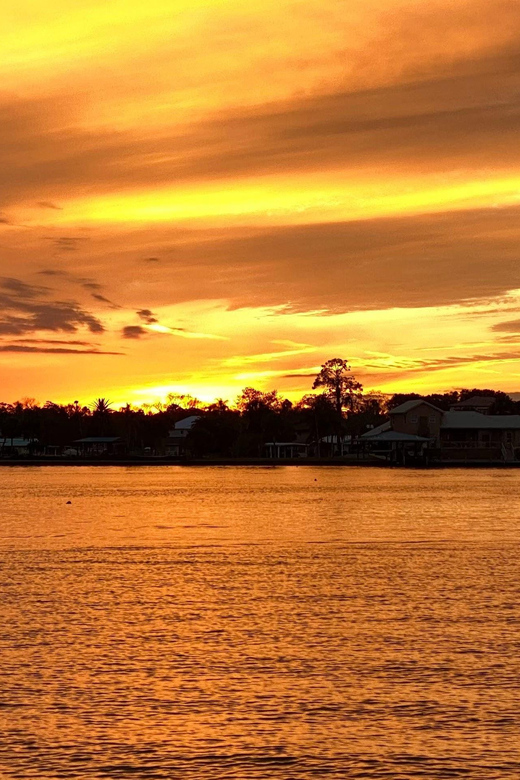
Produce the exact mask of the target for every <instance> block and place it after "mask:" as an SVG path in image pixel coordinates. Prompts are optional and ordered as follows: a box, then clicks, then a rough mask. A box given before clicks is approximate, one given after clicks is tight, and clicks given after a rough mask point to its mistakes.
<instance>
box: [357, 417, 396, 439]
mask: <svg viewBox="0 0 520 780" xmlns="http://www.w3.org/2000/svg"><path fill="white" fill-rule="evenodd" d="M391 427H392V423H391V422H390V420H387V422H384V423H382V424H381V425H378V426H377V427H376V428H371V429H370V430H369V431H367V432H366V433H363V434H361V438H362V439H370V438H371V437H372V436H377V435H378V434H380V433H384V432H385V431H389V430H390V428H391Z"/></svg>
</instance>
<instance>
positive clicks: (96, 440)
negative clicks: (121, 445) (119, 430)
mask: <svg viewBox="0 0 520 780" xmlns="http://www.w3.org/2000/svg"><path fill="white" fill-rule="evenodd" d="M116 441H120V437H119V436H86V437H85V438H84V439H76V440H75V441H74V444H113V443H114V442H116Z"/></svg>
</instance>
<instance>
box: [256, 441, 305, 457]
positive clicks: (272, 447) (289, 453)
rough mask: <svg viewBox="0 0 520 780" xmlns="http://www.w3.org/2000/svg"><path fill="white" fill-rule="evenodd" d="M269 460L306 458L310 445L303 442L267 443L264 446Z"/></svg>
mask: <svg viewBox="0 0 520 780" xmlns="http://www.w3.org/2000/svg"><path fill="white" fill-rule="evenodd" d="M264 451H265V455H266V457H267V458H280V459H285V458H306V457H307V456H308V454H309V445H308V444H307V443H306V442H303V441H298V440H296V441H267V442H266V443H265V444H264Z"/></svg>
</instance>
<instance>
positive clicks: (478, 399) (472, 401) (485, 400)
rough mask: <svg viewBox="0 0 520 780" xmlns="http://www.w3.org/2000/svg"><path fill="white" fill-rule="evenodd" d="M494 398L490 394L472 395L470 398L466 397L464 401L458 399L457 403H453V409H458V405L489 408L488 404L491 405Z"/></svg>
mask: <svg viewBox="0 0 520 780" xmlns="http://www.w3.org/2000/svg"><path fill="white" fill-rule="evenodd" d="M495 401H496V398H494V397H493V396H492V395H472V396H471V398H466V400H465V401H459V403H456V404H453V405H452V408H453V409H460V407H461V406H462V407H468V406H469V407H472V406H480V407H482V408H486V409H489V407H490V406H493V404H494V403H495Z"/></svg>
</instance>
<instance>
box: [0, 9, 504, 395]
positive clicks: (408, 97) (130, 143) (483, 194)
mask: <svg viewBox="0 0 520 780" xmlns="http://www.w3.org/2000/svg"><path fill="white" fill-rule="evenodd" d="M519 42H520V12H519V9H518V3H517V0H467V1H466V2H464V3H460V2H459V3H454V2H452V1H450V2H448V1H447V0H432V2H428V3H418V2H416V0H351V1H350V2H348V3H345V2H343V0H341V1H340V0H326V2H323V1H321V2H318V0H281V2H280V0H276V2H275V0H265V2H263V3H262V4H259V3H257V4H244V3H238V2H237V0H211V1H208V0H190V1H189V2H188V0H177V1H176V2H172V1H171V0H168V2H166V0H151V2H148V3H132V2H128V1H126V2H124V3H123V2H122V0H113V2H110V3H106V2H103V3H101V2H100V1H99V0H79V2H77V3H74V4H70V3H65V2H63V0H52V1H51V2H50V3H49V2H47V3H45V4H44V3H43V2H36V0H21V3H19V4H17V7H16V10H11V11H8V12H7V13H6V17H5V20H3V52H2V62H1V63H0V78H1V79H2V93H1V94H0V167H1V169H2V177H1V179H0V197H1V200H2V214H1V217H0V230H1V231H2V233H1V236H2V256H1V257H0V274H2V275H3V276H5V277H8V278H12V277H14V278H16V279H18V280H19V281H21V282H25V283H27V284H29V285H33V286H34V285H37V283H38V281H40V282H41V278H42V277H41V274H42V273H44V274H46V276H45V279H46V282H47V281H48V283H49V284H48V292H47V293H46V294H45V300H43V301H41V302H40V303H39V304H38V305H39V306H40V307H43V308H42V309H41V310H42V311H45V312H48V311H51V312H54V313H55V315H56V316H55V318H54V319H48V317H46V316H45V317H42V318H40V319H38V318H36V319H34V316H33V315H34V312H35V309H34V306H33V308H32V309H31V308H30V302H28V301H27V300H25V299H24V300H18V299H17V301H16V302H15V303H16V305H17V306H18V309H17V310H16V311H14V310H13V308H12V301H11V302H10V305H11V308H10V309H6V310H5V312H4V314H5V315H6V316H7V317H11V318H12V317H13V316H14V317H18V316H19V312H20V311H22V314H23V313H24V312H25V314H24V315H23V316H25V315H27V316H29V317H31V316H32V317H33V320H31V322H32V323H33V326H34V327H33V326H31V327H32V330H31V331H30V332H31V333H34V335H35V337H39V338H41V339H44V338H45V337H46V335H47V336H48V335H49V333H51V335H52V334H53V333H54V334H55V336H59V335H60V334H61V335H63V334H64V333H67V332H68V333H70V334H76V336H77V333H76V331H78V332H81V331H82V329H83V330H84V329H85V328H87V330H88V327H89V325H88V323H92V322H99V323H100V328H102V330H100V331H99V343H97V342H96V344H95V345H94V346H93V347H92V349H93V351H94V352H96V355H97V354H101V352H102V351H109V352H119V351H123V352H125V353H126V355H122V356H119V357H118V358H117V361H115V360H113V361H112V364H111V368H110V369H109V370H108V372H107V369H106V366H104V367H103V373H101V371H99V374H98V375H97V376H98V378H101V379H103V380H104V381H105V380H106V381H107V382H110V388H108V389H110V395H111V397H119V395H118V390H117V388H118V386H120V387H122V388H124V389H125V392H126V391H129V392H130V391H131V388H132V387H134V386H135V387H138V388H139V387H140V388H146V387H165V386H167V385H168V384H169V385H170V386H173V385H176V386H177V387H180V386H181V385H182V386H183V388H184V390H189V389H190V387H189V384H190V382H191V383H194V384H195V385H197V386H199V387H202V388H204V387H206V388H209V387H212V388H217V387H219V388H223V387H225V388H229V387H235V385H236V383H238V382H240V381H242V379H241V378H243V377H244V376H245V375H246V374H247V376H249V377H252V378H254V377H255V376H256V377H257V379H258V381H259V382H263V383H264V384H265V383H266V382H268V381H271V380H273V381H274V380H275V379H276V380H277V381H279V382H281V383H282V384H283V386H284V387H286V389H287V390H288V391H291V392H293V391H294V392H296V391H297V389H298V388H302V389H307V386H308V383H306V381H305V376H306V375H307V374H308V372H309V371H312V370H313V366H314V365H319V364H320V362H322V360H323V359H325V358H326V357H329V356H330V354H332V353H334V354H339V353H340V351H343V352H344V353H345V354H346V355H347V356H348V357H349V358H350V359H351V360H357V361H358V365H359V366H360V370H361V371H363V372H365V384H367V383H372V384H373V385H374V386H375V385H379V386H384V387H385V388H388V387H389V383H391V382H401V381H402V382H403V383H404V384H406V381H410V382H412V383H414V384H413V386H414V387H418V386H419V385H418V383H426V384H424V386H425V387H426V386H427V383H428V382H432V383H436V384H435V386H436V387H444V386H445V384H442V383H448V384H449V383H452V382H455V381H457V380H456V378H455V377H456V376H462V375H464V376H470V375H473V376H475V379H474V380H471V381H469V380H468V383H471V382H473V383H476V382H477V379H476V373H477V371H478V372H483V371H494V372H495V371H497V372H498V374H497V376H498V379H497V383H498V384H501V386H504V384H503V383H504V382H505V381H506V378H505V377H506V374H505V369H506V367H507V382H513V381H514V382H516V381H517V380H516V379H514V380H513V379H512V375H513V374H514V372H512V371H511V365H510V364H511V361H514V360H515V359H516V358H515V357H514V356H515V352H514V349H513V348H512V347H511V344H513V343H514V342H513V341H511V339H509V341H507V342H505V341H499V339H501V338H502V339H503V338H504V335H503V334H504V333H507V336H508V337H509V336H511V335H512V336H514V333H513V332H510V331H509V330H507V328H506V325H503V326H501V325H500V321H498V320H497V321H496V322H495V321H490V324H488V314H487V313H486V314H485V316H484V315H482V316H483V317H484V319H483V320H482V322H485V323H486V324H485V325H483V326H482V332H481V333H480V334H479V336H478V338H476V337H473V338H470V337H469V334H466V336H465V337H464V338H461V334H460V328H461V327H462V326H461V325H460V322H461V321H463V322H464V323H468V322H470V321H472V322H474V320H470V319H468V317H470V316H471V317H473V314H474V313H475V306H474V302H475V301H476V300H482V299H493V300H496V301H498V303H497V304H493V305H494V306H498V307H499V308H500V306H501V305H502V304H501V303H500V301H501V300H502V299H503V297H504V296H507V294H508V292H509V291H512V290H517V289H520V274H519V271H518V255H517V247H518V240H519V238H520V235H519V233H520V230H519V228H518V224H519V223H518V213H519V206H518V203H519V198H520V151H519V147H518V143H517V138H518V134H519V131H520V102H519V98H518V95H519V94H520V75H519V74H520V70H519V68H518V65H519V62H520V59H519V54H518V52H519ZM147 258H148V260H147ZM149 258H153V262H150V261H149ZM20 307H22V308H21V309H20ZM24 307H25V308H24ZM27 307H29V308H27ZM179 307H180V308H179ZM4 308H5V306H4ZM152 309H153V311H154V313H155V312H158V313H159V315H160V316H159V315H158V318H157V321H153V322H152V321H149V322H145V321H142V320H139V319H138V318H137V319H136V312H139V311H145V310H152ZM441 309H442V312H445V311H448V310H449V311H450V312H451V313H452V314H453V313H454V312H459V315H460V316H461V317H462V320H457V319H456V317H455V316H451V315H450V316H449V317H444V314H442V313H441ZM215 311H217V312H218V316H217V315H215ZM17 312H18V313H17ZM78 312H79V313H80V314H81V316H80V315H79V314H78ZM309 312H311V314H309ZM410 312H413V314H410ZM418 312H421V314H418ZM56 313H58V314H60V313H61V314H62V315H63V313H65V314H66V315H67V316H69V315H70V316H69V320H70V322H69V320H67V319H66V317H65V319H64V318H63V316H62V317H61V319H60V316H58V314H56ZM71 313H72V314H74V313H76V319H74V317H73V316H72V314H71ZM419 316H420V317H421V319H422V321H423V322H424V323H425V324H424V328H423V329H421V328H417V327H414V328H413V337H414V339H415V342H416V343H414V341H413V340H411V339H410V338H409V337H405V336H403V335H402V333H403V329H404V330H406V329H409V328H411V327H412V326H411V324H410V323H411V321H412V320H413V321H414V322H415V321H416V320H417V318H418V317H419ZM71 317H72V319H71ZM410 317H412V320H410ZM26 318H27V317H26ZM342 318H344V319H342ZM356 318H357V319H356ZM464 318H466V319H464ZM3 321H6V322H7V320H5V316H4V318H3ZM508 321H510V322H514V321H515V317H514V315H511V316H509V318H508ZM479 322H480V320H479ZM504 322H506V320H504ZM35 323H36V325H38V328H36V330H35V327H36V325H35ZM64 323H65V325H66V324H67V323H68V324H69V325H70V327H71V328H72V330H71V329H69V330H68V331H67V329H66V327H64ZM82 323H83V324H82ZM258 323H260V325H261V326H259V327H257V324H258ZM426 323H427V324H426ZM446 323H448V324H447V325H446ZM40 325H41V327H39V326H40ZM24 327H25V326H24V324H23V323H21V324H20V329H21V330H20V333H18V334H17V335H19V336H20V337H21V336H23V333H22V331H23V332H25V331H24ZM471 327H474V326H473V325H472V326H471ZM479 327H480V326H479ZM464 328H466V324H465V325H464ZM468 328H469V326H468ZM493 328H494V330H493ZM488 330H489V333H488ZM500 333H502V336H500V335H499V334H500ZM433 334H435V335H433ZM5 335H6V338H7V336H8V335H9V334H7V332H6V334H5ZM11 335H13V334H12V333H11ZM87 335H88V334H87ZM122 336H126V338H124V339H123V340H122ZM287 341H289V342H294V344H293V345H292V346H291V345H288V346H287V347H286V348H284V347H283V344H282V343H281V342H287ZM477 342H478V343H479V344H481V345H484V347H483V349H482V350H481V349H480V347H477V346H475V347H474V348H473V347H470V346H469V345H470V343H475V344H476V343H477ZM172 343H175V348H174V349H173V348H172ZM432 344H435V345H437V346H438V345H439V344H444V345H445V346H444V347H443V348H442V354H441V355H439V356H437V357H435V358H433V357H424V354H422V355H421V354H419V352H420V350H424V349H431V348H432ZM19 346H23V345H20V344H19ZM4 348H5V349H4ZM15 348H16V344H13V343H11V342H7V341H5V343H2V344H0V352H2V351H3V352H4V353H5V354H6V355H7V354H8V355H10V356H11V355H14V354H18V355H20V354H21V351H19V352H18V353H16V352H15V351H14V350H15ZM50 348H51V349H54V348H56V349H58V347H52V346H51V347H50ZM63 348H64V349H67V346H66V345H65V346H64V347H63ZM60 349H61V347H60ZM96 350H97V351H96ZM460 350H462V351H460ZM464 350H469V353H468V354H465V352H464ZM26 352H27V350H26ZM41 353H42V355H44V357H43V356H41V355H40V354H37V353H33V352H31V353H30V355H32V357H30V358H29V357H28V356H27V357H26V360H27V362H26V363H25V365H26V366H27V373H26V379H24V382H25V384H27V385H29V384H30V383H31V382H32V381H36V382H40V383H41V381H42V380H41V377H40V376H39V375H38V376H36V374H35V366H37V365H39V364H38V363H37V362H33V363H31V362H30V361H37V360H44V359H45V360H47V361H52V366H53V371H54V372H55V374H54V376H55V381H56V383H57V385H58V386H59V387H61V388H63V393H65V392H66V388H68V387H69V384H68V382H69V379H68V377H67V376H66V375H67V371H68V366H70V363H67V358H66V357H63V356H60V355H61V353H56V354H54V355H53V356H52V357H50V356H49V354H48V353H47V352H45V353H44V352H43V347H42V350H41ZM172 353H173V354H172ZM311 358H312V360H311ZM17 359H18V358H17ZM72 359H76V358H75V357H74V358H72V357H70V358H68V360H72ZM81 360H86V358H81ZM98 360H103V358H99V359H98V357H95V356H94V355H93V356H92V358H91V361H92V369H91V372H90V376H91V377H92V380H93V381H97V379H96V372H97V370H98V369H96V366H97V365H100V363H98V362H96V361H98ZM60 361H61V362H60ZM309 361H311V362H312V365H309V364H308V362H309ZM500 361H502V362H500ZM116 362H117V366H116V365H115V363H116ZM19 365H20V367H21V366H22V364H21V363H20V364H19ZM46 365H51V363H49V362H48V363H47V364H46ZM500 366H503V367H504V374H503V375H502V374H500ZM20 370H21V368H20ZM56 372H57V373H56ZM240 372H242V373H240ZM244 372H245V373H244ZM306 372H307V374H306ZM457 372H459V373H458V374H457ZM471 372H473V374H471ZM17 376H18V375H17ZM298 377H299V378H298ZM176 380H178V381H176ZM16 381H18V379H17V380H16ZM89 381H90V379H89ZM461 381H462V380H461ZM421 386H423V385H421ZM510 389H511V388H510ZM13 392H15V391H14V390H13ZM16 392H18V391H16ZM20 392H22V391H20ZM23 392H28V391H27V390H26V389H25V388H24V389H23ZM37 392H38V391H37V389H34V390H31V394H37ZM60 392H61V391H60ZM67 392H68V391H67ZM208 392H209V391H208ZM74 394H75V395H76V394H77V391H75V392H74ZM98 394H99V393H98Z"/></svg>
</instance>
